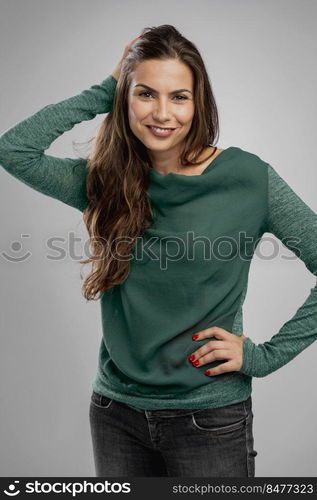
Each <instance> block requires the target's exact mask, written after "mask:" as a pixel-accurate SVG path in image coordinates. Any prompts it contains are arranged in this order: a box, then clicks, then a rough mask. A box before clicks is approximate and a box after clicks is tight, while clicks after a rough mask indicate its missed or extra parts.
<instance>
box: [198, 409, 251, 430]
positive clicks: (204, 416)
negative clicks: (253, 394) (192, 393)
mask: <svg viewBox="0 0 317 500" xmlns="http://www.w3.org/2000/svg"><path fill="white" fill-rule="evenodd" d="M191 417H192V427H193V428H194V429H195V430H196V431H198V432H203V433H209V435H210V434H211V435H215V436H220V435H227V434H228V435H229V434H230V433H232V432H241V431H242V430H243V429H244V428H245V425H246V421H247V418H248V416H247V414H246V413H245V410H244V405H243V402H242V403H234V404H232V405H228V406H222V407H220V408H206V409H203V410H198V411H194V412H192V414H191Z"/></svg>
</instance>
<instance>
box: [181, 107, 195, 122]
mask: <svg viewBox="0 0 317 500" xmlns="http://www.w3.org/2000/svg"><path fill="white" fill-rule="evenodd" d="M177 117H178V119H179V121H180V122H183V123H184V125H187V124H189V123H191V122H192V120H193V117H194V110H193V108H192V107H191V106H190V107H185V106H184V107H183V108H181V109H180V110H179V111H178V112H177Z"/></svg>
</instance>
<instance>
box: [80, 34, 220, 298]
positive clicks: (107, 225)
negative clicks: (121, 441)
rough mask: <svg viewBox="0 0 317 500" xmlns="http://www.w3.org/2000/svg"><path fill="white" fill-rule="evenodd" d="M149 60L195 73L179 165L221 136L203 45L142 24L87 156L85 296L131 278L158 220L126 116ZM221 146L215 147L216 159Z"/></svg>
mask: <svg viewBox="0 0 317 500" xmlns="http://www.w3.org/2000/svg"><path fill="white" fill-rule="evenodd" d="M149 59H159V60H166V59H176V60H178V61H180V62H182V63H184V64H186V65H187V66H188V67H189V68H190V69H191V71H192V75H193V81H194V89H193V90H194V116H193V120H192V126H191V129H190V131H189V132H188V134H187V136H186V138H185V140H184V144H183V148H182V153H181V156H180V162H181V165H183V166H186V165H200V164H201V163H203V162H204V161H206V160H207V158H204V159H203V160H201V161H197V159H198V158H199V157H200V155H201V153H202V152H203V151H204V149H205V148H206V146H208V145H213V144H214V143H215V142H217V140H218V132H219V120H218V112H217V107H216V102H215V99H214V95H213V92H212V89H211V84H210V81H209V78H208V74H207V71H206V68H205V65H204V62H203V60H202V58H201V56H200V54H199V52H198V50H197V48H196V47H195V45H194V44H193V43H192V42H191V41H189V40H187V39H186V38H185V37H184V36H182V35H181V33H180V32H179V31H178V30H177V29H176V28H175V27H173V26H171V25H168V24H164V25H161V26H158V27H152V28H144V30H143V31H142V38H139V39H138V40H137V41H136V42H135V43H134V44H133V45H132V46H131V47H130V50H129V52H128V54H127V56H126V57H125V59H124V61H123V63H122V67H121V73H120V77H119V79H118V82H117V85H116V91H115V95H114V100H113V107H112V110H111V111H110V112H109V113H108V114H107V116H106V117H105V119H104V120H103V122H102V123H101V125H100V127H99V129H98V131H97V134H96V140H95V143H94V146H93V149H92V152H91V154H90V157H89V158H88V160H87V167H88V175H87V197H88V205H87V207H86V208H85V210H84V212H83V220H84V223H85V225H86V227H87V230H88V234H89V244H90V248H91V250H92V251H91V256H90V257H89V258H88V259H86V260H84V261H80V264H89V263H90V264H91V265H92V271H91V273H90V274H89V276H88V277H87V278H86V279H85V281H84V284H83V287H82V292H83V295H84V297H85V298H86V299H87V300H97V299H99V298H100V295H99V296H97V294H98V293H99V294H102V293H104V292H106V291H107V290H109V289H110V288H112V287H113V286H114V285H118V284H120V283H122V282H123V281H124V280H125V279H126V278H127V276H128V274H129V268H130V264H129V260H130V256H131V251H132V249H133V247H134V245H135V240H136V238H137V237H139V236H141V235H142V234H143V232H144V231H145V230H146V228H147V227H148V226H149V225H150V224H151V222H152V220H153V213H152V209H151V204H150V202H149V198H148V196H147V190H148V187H149V184H150V175H149V174H150V172H149V168H150V158H149V156H148V153H147V149H146V147H145V146H144V144H143V143H142V142H141V141H140V140H139V139H138V138H137V137H136V136H135V135H134V134H133V133H132V131H131V128H130V126H129V120H128V92H129V88H130V84H131V73H132V72H133V71H134V70H135V68H136V66H137V65H138V64H139V63H141V62H142V61H146V60H149ZM215 151H216V148H215V149H214V150H213V152H212V154H211V155H210V157H211V156H213V154H214V153H215ZM114 247H115V251H114ZM118 255H119V256H120V258H118ZM81 277H82V278H83V276H82V274H81Z"/></svg>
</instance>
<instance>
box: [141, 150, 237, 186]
mask: <svg viewBox="0 0 317 500" xmlns="http://www.w3.org/2000/svg"><path fill="white" fill-rule="evenodd" d="M233 149H235V146H229V147H228V148H226V149H224V150H223V151H221V153H219V154H218V155H217V156H216V158H214V159H213V160H211V162H210V163H209V165H207V167H206V168H205V170H203V171H202V172H201V173H200V174H195V175H185V174H177V173H176V172H169V173H168V174H166V175H164V174H161V173H160V172H158V171H157V170H155V169H154V168H152V167H151V168H150V175H151V176H152V177H153V178H157V179H165V178H168V177H171V178H178V177H180V178H184V177H188V178H191V177H194V178H197V177H201V176H202V175H205V174H207V173H208V172H209V171H210V170H211V169H212V168H213V167H214V166H215V164H216V163H218V162H219V161H221V160H222V159H224V157H225V156H227V155H228V154H229V153H230V152H231V151H232V150H233Z"/></svg>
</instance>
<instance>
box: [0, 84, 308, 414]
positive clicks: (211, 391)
mask: <svg viewBox="0 0 317 500" xmlns="http://www.w3.org/2000/svg"><path fill="white" fill-rule="evenodd" d="M116 83H117V81H116V80H115V78H114V77H113V76H112V75H109V76H108V77H107V78H106V79H105V80H103V81H102V82H101V83H100V84H99V85H93V86H92V87H90V88H89V89H87V90H84V91H83V92H81V93H80V94H78V95H75V96H73V97H70V98H68V99H65V100H63V101H61V102H58V103H54V104H49V105H47V106H45V107H44V108H42V109H41V110H39V111H38V112H36V113H35V114H33V115H32V116H30V117H29V118H26V119H24V120H23V121H21V122H20V123H18V124H16V125H15V126H13V127H12V128H10V129H8V130H7V131H5V132H4V133H3V134H2V136H1V137H0V163H1V165H2V166H3V167H4V169H5V170H6V171H7V172H9V174H11V175H12V176H14V177H15V178H17V179H19V180H20V181H22V182H23V183H25V184H27V185H28V186H30V187H31V188H33V189H35V190H37V191H39V192H41V193H43V194H45V195H47V196H50V197H52V198H55V199H57V200H59V201H61V202H63V203H64V204H67V205H69V206H71V207H73V208H75V209H78V210H79V211H81V212H82V211H83V210H84V209H85V207H86V206H87V203H88V200H87V194H86V177H87V174H88V169H87V160H86V159H83V158H57V157H54V156H50V155H48V154H45V153H44V152H45V150H46V149H47V148H48V147H49V146H50V144H51V143H52V142H53V141H54V140H55V139H56V138H57V137H59V136H60V135H62V134H63V133H64V132H65V131H67V130H70V129H71V128H72V127H73V126H74V125H75V124H77V123H80V122H82V121H85V120H90V119H92V118H94V117H95V116H96V115H97V114H101V113H109V112H111V110H112V102H113V97H114V93H115V89H116ZM149 176H150V185H149V188H148V192H147V193H148V196H149V200H150V203H151V206H152V209H153V214H154V218H153V221H152V223H151V225H150V226H149V227H148V228H147V229H146V231H145V232H144V233H143V235H142V236H141V237H139V238H138V239H137V242H136V245H135V247H134V250H133V253H132V259H131V262H130V272H129V275H128V277H127V279H126V280H125V281H124V282H123V283H121V284H119V285H115V286H113V287H112V288H111V289H110V290H108V291H107V292H103V293H102V295H101V299H100V304H101V319H102V336H101V342H100V349H99V357H98V368H97V374H96V378H95V380H94V381H93V384H92V387H93V389H94V390H95V391H96V392H98V393H100V394H103V395H105V396H108V397H110V398H112V399H115V400H117V401H120V402H123V403H126V404H128V405H130V406H132V407H136V408H140V409H145V410H155V409H176V408H195V409H196V408H199V409H202V408H216V407H220V406H225V405H229V404H233V403H236V402H240V401H242V400H245V399H246V398H247V397H249V395H250V394H251V392H252V377H264V376H266V375H268V374H270V373H272V372H274V371H275V370H277V369H279V368H280V367H282V366H283V365H285V364H286V363H288V362H289V361H290V360H291V359H293V358H294V357H295V356H297V355H298V354H299V353H300V352H301V351H303V350H304V349H305V348H306V347H308V346H309V345H310V344H311V343H312V342H314V341H315V340H316V338H317V283H316V286H315V287H314V288H312V289H311V290H310V293H309V295H308V297H307V298H306V300H305V302H304V303H303V304H302V305H301V307H299V308H298V310H297V311H296V313H295V314H294V316H293V317H292V318H291V319H290V320H289V321H287V322H286V323H285V324H284V325H283V326H282V328H281V329H280V330H279V331H278V332H277V333H276V334H275V335H273V337H272V338H271V339H270V340H268V341H266V342H264V343H261V344H256V343H255V342H254V340H252V339H251V338H250V337H249V336H246V339H245V340H244V342H243V364H242V367H241V369H240V370H239V371H231V372H225V373H222V374H220V375H215V376H213V377H210V376H207V375H205V373H204V372H205V370H206V369H208V368H212V367H214V366H217V365H219V364H221V363H223V362H225V361H226V360H218V361H214V362H211V363H207V364H205V365H203V366H201V367H194V366H192V363H191V362H190V361H189V360H188V356H189V355H190V354H192V353H193V352H194V351H195V350H197V349H198V347H199V346H202V345H204V344H205V343H207V342H210V341H212V340H215V338H214V337H211V338H207V339H203V340H199V341H194V340H193V339H192V335H193V334H194V333H198V332H200V331H201V330H204V329H206V328H209V327H211V326H218V327H221V328H224V329H225V330H227V331H229V332H231V333H233V334H235V335H241V334H242V333H243V319H242V318H243V317H242V307H243V302H244V299H245V296H246V292H247V284H248V273H249V267H250V263H251V260H252V257H253V255H254V252H255V250H256V247H257V244H258V243H259V242H260V240H261V237H262V235H263V234H264V233H265V232H268V233H272V234H274V235H275V236H276V237H277V238H278V239H280V240H281V241H282V242H283V244H284V245H285V246H286V247H287V248H289V249H290V250H291V251H292V252H294V253H295V254H296V255H297V256H298V257H299V258H300V259H301V260H302V261H303V262H304V264H305V266H306V267H307V269H308V270H309V271H310V272H311V273H313V274H314V275H315V276H317V215H316V213H315V212H314V211H313V210H312V209H311V208H310V207H309V206H308V205H307V204H305V202H304V201H303V200H302V199H301V198H300V197H299V196H298V195H297V194H296V193H295V192H294V191H293V190H292V189H291V187H290V186H289V185H288V184H287V183H286V181H285V180H284V179H283V178H282V177H281V176H280V175H279V174H278V173H277V171H276V170H275V169H274V168H273V166H272V165H271V164H269V163H267V162H265V161H264V160H262V159H261V158H260V157H259V156H257V155H256V154H254V153H251V152H248V151H245V150H243V149H241V148H239V147H235V146H231V147H229V148H227V149H225V150H224V151H222V152H221V153H220V154H219V155H218V156H217V157H215V158H214V159H213V161H211V163H210V164H209V165H208V167H207V168H206V169H205V170H204V171H203V173H202V174H200V175H190V176H189V175H182V174H176V173H169V174H168V175H163V174H160V173H159V172H158V171H156V170H155V169H153V168H149ZM294 241H295V244H294Z"/></svg>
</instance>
